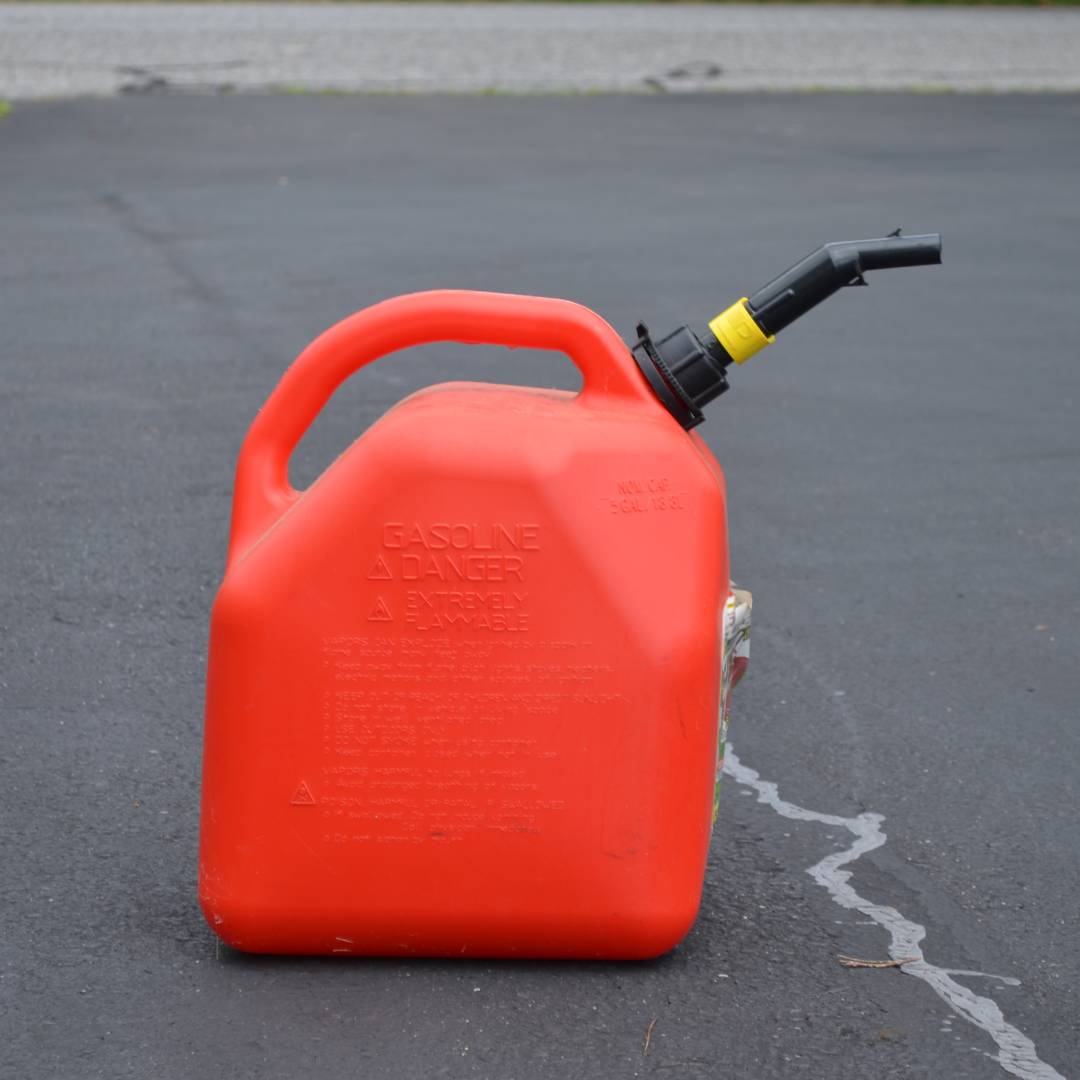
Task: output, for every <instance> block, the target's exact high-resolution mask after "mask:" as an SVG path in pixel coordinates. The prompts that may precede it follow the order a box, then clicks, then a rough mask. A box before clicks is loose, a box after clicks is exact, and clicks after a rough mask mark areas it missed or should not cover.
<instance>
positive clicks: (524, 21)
mask: <svg viewBox="0 0 1080 1080" xmlns="http://www.w3.org/2000/svg"><path fill="white" fill-rule="evenodd" d="M1078 57H1080V10H1078V9H1076V8H1067V7H1065V8H1044V7H978V8H970V7H963V6H960V7H950V6H930V7H927V6H925V5H921V4H920V5H915V6H908V7H905V6H894V5H890V4H870V5H859V4H804V3H802V4H799V3H797V4H790V3H789V4H726V3H725V4H668V3H633V4H625V3H617V4H610V3H588V4H565V3H524V4H522V3H499V4H491V3H459V2H455V3H407V4H401V3H383V4H379V3H374V4H370V3H347V4H314V5H313V4H295V3H293V4H289V3H243V4H233V3H226V4H220V3H197V4H173V3H169V4H158V3H119V4H99V3H74V4H73V3H33V4H26V3H14V4H12V3H0V97H7V98H15V99H24V98H56V97H73V96H82V95H107V94H115V93H133V94H138V93H153V92H158V91H161V90H167V91H169V92H173V93H176V92H182V93H200V92H208V91H218V90H227V91H249V90H260V89H262V90H265V89H268V88H279V89H288V90H290V91H293V92H311V91H338V92H357V91H359V92H368V93H432V92H439V93H484V92H496V93H497V92H504V91H511V92H515V93H520V92H542V93H590V92H596V91H613V90H617V91H622V92H634V91H637V92H643V93H652V92H669V93H687V92H698V91H719V92H723V91H745V90H792V89H803V90H805V89H814V90H821V89H837V90H840V89H846V90H851V89H876V90H889V89H913V90H921V91H926V90H938V91H940V90H943V89H948V90H960V91H1005V90H1014V91H1016V90H1026V91H1039V90H1071V91H1077V90H1080V59H1078Z"/></svg>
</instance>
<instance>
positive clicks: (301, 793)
mask: <svg viewBox="0 0 1080 1080" xmlns="http://www.w3.org/2000/svg"><path fill="white" fill-rule="evenodd" d="M289 802H291V803H292V804H293V806H314V805H315V796H314V795H312V794H311V788H309V787H308V785H307V781H306V780H301V781H300V786H299V787H298V788H297V789H296V794H295V795H293V797H292V798H291V799H290V800H289Z"/></svg>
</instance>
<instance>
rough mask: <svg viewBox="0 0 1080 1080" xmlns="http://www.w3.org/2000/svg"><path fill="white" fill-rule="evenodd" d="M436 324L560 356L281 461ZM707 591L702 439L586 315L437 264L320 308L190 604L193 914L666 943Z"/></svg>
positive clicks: (718, 592)
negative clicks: (406, 290)
mask: <svg viewBox="0 0 1080 1080" xmlns="http://www.w3.org/2000/svg"><path fill="white" fill-rule="evenodd" d="M442 340H450V341H458V342H470V343H480V342H484V343H491V344H499V345H506V346H525V347H531V348H544V349H552V350H557V351H561V352H563V353H565V354H567V355H568V356H569V357H570V358H571V359H572V360H573V362H574V363H575V364H576V365H577V366H578V368H580V370H581V374H582V376H583V379H584V382H583V388H582V390H581V392H580V393H578V394H572V393H566V392H561V391H554V390H543V389H521V388H515V387H507V386H492V385H483V384H467V383H452V384H446V385H442V386H435V387H431V388H430V389H427V390H424V391H422V392H421V393H418V394H415V395H413V396H412V397H410V398H408V399H407V400H405V401H403V402H402V403H400V404H399V405H397V406H396V407H394V408H393V409H391V410H390V411H389V412H388V413H386V415H385V416H383V417H382V418H381V419H380V420H379V421H378V422H377V423H375V424H374V425H373V426H372V427H371V428H370V429H369V430H368V431H366V432H365V433H364V434H363V435H362V436H361V437H360V438H358V439H357V440H356V442H354V443H353V444H352V446H351V447H350V448H349V449H348V450H347V451H346V452H345V453H344V454H342V455H341V457H340V458H338V460H337V461H335V462H334V464H333V465H331V466H330V467H329V468H328V469H327V470H326V471H325V472H324V473H323V474H322V476H320V477H319V478H318V480H317V481H316V482H315V483H314V484H313V485H312V486H311V487H310V488H309V489H308V490H307V491H304V492H297V491H295V490H293V489H292V488H291V487H290V485H289V482H288V460H289V456H290V454H291V452H292V450H293V448H294V447H295V446H296V444H297V443H298V441H299V440H300V438H301V437H302V435H303V434H304V431H305V430H306V429H307V427H308V426H309V424H310V423H311V422H312V420H313V419H314V418H315V416H316V415H317V413H318V412H319V410H320V409H321V408H322V407H323V405H324V404H325V403H326V401H327V399H328V398H329V397H330V395H331V394H332V393H333V391H334V389H335V388H336V387H337V386H338V385H339V384H340V383H341V382H342V381H343V380H344V379H346V378H347V377H348V376H349V375H350V374H352V373H353V372H354V371H356V370H357V369H358V368H359V367H361V366H362V365H364V364H367V363H369V362H371V361H373V360H375V359H377V358H378V357H381V356H384V355H386V354H388V353H392V352H394V351H396V350H399V349H403V348H407V347H409V346H414V345H418V344H422V343H426V342H433V341H442ZM386 362H393V361H386ZM728 595H729V575H728V548H727V533H726V520H725V494H724V482H723V477H722V474H721V471H720V467H719V465H718V464H717V462H716V460H715V459H714V458H713V456H712V454H711V453H710V452H709V450H708V449H707V447H706V446H705V444H704V442H703V441H702V440H701V439H700V438H699V437H698V436H697V435H696V434H693V433H690V432H688V431H686V430H684V429H683V427H682V426H680V424H679V423H678V422H677V421H676V420H675V419H674V418H673V417H672V415H671V413H670V412H669V411H668V409H666V408H665V407H664V405H663V404H661V402H660V401H659V400H658V399H657V397H656V395H655V394H654V392H653V390H652V389H651V388H650V386H649V384H648V382H647V381H646V379H645V378H644V376H643V375H642V374H641V372H640V371H639V369H638V366H637V365H636V363H635V361H634V359H633V357H632V356H631V353H630V350H629V349H628V348H627V347H626V345H624V343H623V342H622V341H621V340H620V339H619V337H618V336H617V335H616V334H615V332H614V331H613V330H612V329H611V327H610V326H608V324H607V323H606V322H604V321H603V319H601V318H600V317H599V316H598V315H596V314H594V313H593V312H591V311H589V310H587V309H585V308H583V307H580V306H578V305H576V304H572V303H569V302H567V301H562V300H552V299H541V298H535V297H522V296H508V295H499V294H488V293H468V292H435V293H426V294H418V295H414V296H406V297H401V298H398V299H394V300H388V301H386V302H384V303H381V304H378V305H376V306H374V307H372V308H369V309H367V310H365V311H361V312H359V313H357V314H355V315H353V316H351V317H350V318H348V319H346V320H345V321H344V322H342V323H340V324H339V325H337V326H335V327H334V328H332V329H331V330H329V331H327V332H326V333H325V334H323V335H322V336H321V337H320V338H318V339H317V340H316V341H315V342H314V343H313V344H312V345H311V346H309V347H308V349H307V350H305V351H304V353H302V355H301V356H300V357H299V359H298V360H297V361H296V363H295V364H294V365H293V366H292V368H291V369H290V370H289V371H288V372H287V374H286V375H285V376H284V378H283V379H282V380H281V382H280V384H279V385H278V386H277V388H276V389H275V390H274V392H273V394H272V395H271V396H270V399H269V400H268V401H267V403H266V405H265V406H264V408H263V409H262V411H261V412H260V413H259V415H258V416H257V418H256V420H255V422H254V423H253V425H252V427H251V430H250V432H249V434H248V436H247V438H246V440H245V442H244V445H243V449H242V451H241V454H240V460H239V465H238V469H237V476H236V490H235V505H234V510H233V525H232V534H231V540H230V549H229V557H228V566H227V570H226V573H225V578H224V582H223V584H222V585H221V588H220V591H219V592H218V595H217V599H216V602H215V604H214V608H213V615H212V624H211V636H210V656H209V675H208V690H207V707H206V733H205V762H204V772H203V798H202V835H201V853H200V855H201V857H200V875H199V892H200V900H201V903H202V907H203V910H204V912H205V914H206V917H207V919H208V921H209V923H210V925H211V926H212V927H213V929H214V930H215V931H216V932H217V933H218V934H219V935H220V936H221V938H222V939H223V940H224V941H226V942H227V943H228V944H230V945H232V946H234V947H236V948H238V949H243V950H249V951H253V952H275V953H325V954H340V955H346V954H353V955H361V956H363V955H368V956H371V955H426V956H437V955H438V956H471V957H475V956H485V957H500V956H502V957H507V956H528V957H611V958H618V957H623V958H633V957H649V956H655V955H657V954H660V953H663V952H665V951H666V950H669V949H671V948H672V947H673V946H675V945H676V944H677V943H678V942H679V940H680V939H681V938H682V937H683V936H684V935H685V934H686V932H687V930H688V929H689V927H690V926H691V924H692V922H693V920H694V917H695V915H696V912H697V909H698V905H699V901H700V896H701V889H702V880H703V875H704V870H705V860H706V851H707V847H708V842H709V836H710V831H711V818H712V808H713V790H714V783H715V775H716V762H717V732H718V706H719V700H718V699H719V689H720V674H721V659H722V657H721V653H722V642H721V632H722V621H723V609H724V607H725V603H726V601H727V599H728Z"/></svg>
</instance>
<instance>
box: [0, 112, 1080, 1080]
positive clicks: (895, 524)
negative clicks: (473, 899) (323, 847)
mask: <svg viewBox="0 0 1080 1080" xmlns="http://www.w3.org/2000/svg"><path fill="white" fill-rule="evenodd" d="M1078 124H1080V99H1077V98H1075V97H1070V96H1054V97H1030V96H999V97H977V96H976V97H963V96H955V95H954V96H937V97H928V96H920V95H915V96H892V95H873V96H859V97H855V96H851V95H825V94H816V95H809V96H789V95H764V96H755V95H745V96H739V97H737V98H736V97H727V96H715V95H714V96H665V95H655V96H630V97H596V98H513V97H490V98H479V97H474V98H457V99H450V98H427V97H415V98H402V97H314V96H278V97H269V96H267V97H264V96H235V97H215V98H212V97H193V96H170V95H164V96H158V97H140V98H136V97H127V98H121V99H116V100H110V101H86V102H74V103H40V104H18V105H17V106H16V107H15V109H14V110H13V112H12V113H11V114H10V115H9V116H8V117H7V118H6V119H4V120H2V121H0V189H2V190H3V192H4V198H3V200H0V524H2V536H3V544H2V545H0V631H2V633H0V696H2V706H0V708H2V711H0V725H2V727H0V730H2V734H3V739H2V743H0V821H2V823H3V824H2V830H0V845H2V848H0V856H2V865H3V873H2V875H0V902H2V906H3V912H4V916H3V918H4V929H3V937H2V940H0V965H2V967H0V975H2V977H0V1075H2V1076H4V1077H12V1078H19V1080H38V1078H41V1080H46V1078H47V1080H67V1078H71V1080H75V1078H78V1080H88V1078H93V1077H101V1078H108V1080H121V1078H127V1077H132V1078H140V1080H141V1078H145V1077H154V1078H155V1080H172V1078H189V1077H190V1078H196V1077H198V1078H202V1077H210V1076H213V1077H221V1078H247V1077H251V1078H255V1077H258V1078H260V1080H273V1078H282V1080H285V1078H287V1080H296V1078H298V1077H320V1078H325V1080H332V1078H338V1077H341V1078H344V1077H354V1076H364V1077H369V1078H387V1080H389V1078H394V1080H397V1078H402V1077H424V1078H428V1077H451V1078H459V1077H460V1078H466V1077H477V1078H485V1080H487V1078H490V1080H533V1078H541V1077H545V1078H546V1077H553V1078H554V1077H558V1078H560V1080H577V1078H581V1080H586V1078H587V1080H597V1078H607V1077H611V1078H620V1080H621V1078H627V1077H635V1076H641V1077H647V1076H655V1077H661V1076H672V1077H687V1078H702V1080H705V1078H708V1080H715V1078H717V1077H739V1078H743V1077H745V1078H752V1080H763V1078H769V1077H784V1078H791V1077H807V1078H821V1077H829V1078H839V1080H846V1078H851V1080H855V1078H865V1077H875V1078H888V1077H905V1078H910V1077H933V1078H941V1077H945V1076H948V1077H957V1078H968V1077H971V1078H993V1077H998V1076H1008V1075H1012V1076H1022V1077H1032V1078H1037V1080H1050V1078H1053V1077H1055V1076H1058V1075H1074V1074H1075V1071H1076V1067H1077V1063H1078V1061H1080V1028H1078V1025H1077V1024H1076V1018H1077V1016H1078V1015H1080V1000H1078V997H1080V995H1078V989H1077V988H1078V986H1080V948H1078V945H1077V942H1078V941H1080V926H1078V918H1077V896H1078V895H1080V815H1078V813H1077V810H1078V800H1077V779H1078V768H1080V725H1078V723H1077V720H1078V706H1077V702H1078V701H1080V664H1078V662H1077V661H1078V645H1080V635H1078V615H1080V610H1078V609H1080V586H1078V582H1080V577H1078V569H1080V567H1078V549H1077V531H1078V521H1080V483H1078V477H1080V472H1078V467H1077V466H1078V462H1080V423H1078V422H1077V406H1078V400H1080V364H1078V362H1077V361H1078V355H1077V344H1076V339H1077V331H1078V325H1077V303H1076V271H1077V267H1076V260H1077V230H1078V227H1080V212H1078V210H1077V202H1076V176H1077V175H1078V174H1080V141H1078V140H1077V139H1076V138H1075V134H1076V131H1077V129H1078ZM895 226H903V227H904V228H905V229H906V230H908V231H911V232H923V231H932V230H941V231H942V232H943V234H944V237H945V262H944V265H943V266H941V267H936V268H929V269H919V270H903V271H896V272H890V273H888V274H885V273H883V274H879V275H878V276H877V277H872V278H871V287H870V288H868V289H851V290H846V291H845V292H844V293H843V294H842V295H840V296H838V297H837V298H836V299H834V300H833V301H831V302H830V303H829V304H828V305H826V306H825V307H823V308H822V309H820V310H818V311H815V312H814V313H812V314H811V315H809V316H807V317H806V318H805V319H803V320H801V321H800V322H799V323H798V324H796V325H795V326H792V327H791V328H790V329H789V330H788V331H786V332H785V333H784V335H783V336H782V338H781V340H780V342H779V343H778V344H777V345H776V346H774V347H773V348H771V349H769V350H768V351H767V352H766V353H764V354H763V355H762V356H761V357H759V358H756V359H755V360H754V361H752V362H751V363H749V364H747V365H746V366H745V367H744V368H741V369H740V370H739V371H738V372H737V373H735V374H734V375H733V377H732V381H733V384H734V385H733V388H732V390H731V392H730V393H729V394H728V395H727V396H726V397H725V398H723V399H722V400H720V401H719V402H717V403H716V405H715V406H714V407H713V408H712V410H711V411H710V419H709V420H708V422H707V424H706V425H705V426H704V427H703V428H702V429H701V430H702V432H703V434H704V436H705V438H706V439H707V440H708V441H709V443H710V444H711V445H712V447H713V448H714V449H715V450H716V452H717V454H718V455H719V457H720V460H721V461H722V463H723V465H724V467H725V470H726V472H727V476H728V484H729V496H730V514H731V527H732V533H733V560H734V566H735V571H736V577H737V580H738V581H739V582H740V584H743V585H745V586H747V587H749V588H751V589H752V590H753V592H754V597H755V608H754V615H755V628H754V641H753V650H752V656H751V665H750V673H749V675H748V677H747V679H746V680H745V681H744V683H743V685H742V686H740V687H739V689H738V691H737V695H736V700H735V720H734V727H733V731H732V742H733V745H734V748H735V752H736V754H737V757H738V766H737V767H736V768H735V769H734V773H733V775H731V776H730V777H729V778H728V780H727V781H726V784H725V788H724V792H723V797H722V800H721V812H720V820H719V823H718V826H717V829H716V833H715V836H714V840H713V848H712V855H711V861H710V869H709V873H708V880H707V883H706V889H705V896H704V901H703V907H702V911H701V915H700V918H699V920H698V922H697V924H696V926H695V928H694V930H693V931H692V932H691V934H690V935H689V937H688V938H687V939H686V941H685V942H684V944H683V945H682V946H681V947H680V948H679V949H677V950H676V951H675V952H674V953H672V954H671V955H669V956H666V957H664V958H662V959H660V960H658V961H655V962H651V963H634V964H612V963H603V964H588V963H525V962H521V963H488V962H483V961H463V962H453V963H450V962H443V961H427V960H419V961H410V962H399V961H363V960H359V961H355V960H350V961H348V962H340V961H338V960H316V959H291V960H280V959H273V958H250V957H246V956H243V955H241V954H238V953H234V952H231V951H229V950H227V949H225V948H221V947H219V946H218V945H216V944H215V940H214V938H213V936H212V934H211V932H210V931H209V929H208V928H207V927H206V926H205V925H204V923H203V920H202V917H201V915H200V913H199V911H198V907H197V904H196V900H195V874H196V839H197V825H198V822H197V806H198V791H199V758H200V739H201V725H202V695H203V677H204V661H205V653H206V627H207V619H208V612H209V605H210V602H211V598H212V595H213V592H214V589H215V587H216V585H217V582H218V581H219V580H220V576H221V571H222V566H223V559H224V554H225V544H226V536H227V526H228V514H229V505H230V490H231V483H232V471H233V467H234V463H235V458H236V452H237V449H238V447H239V444H240V440H241V438H242V436H243V434H244V432H245V429H246V427H247V425H248V423H249V422H250V420H251V418H252V417H253V416H254V414H255V412H256V410H257V409H258V407H259V405H260V404H261V403H262V401H263V400H264V398H265V397H266V395H267V393H268V392H269V390H270V389H271V387H272V386H273V385H274V383H275V381H276V379H277V378H278V377H279V375H280V374H281V373H282V371H283V370H284V369H285V367H286V365H287V364H288V363H289V361H290V360H291V359H292V357H293V356H294V355H295V354H296V353H297V352H298V350H299V349H300V348H301V347H302V346H303V345H304V344H305V343H306V342H307V341H308V340H310V339H311V338H312V337H313V336H314V335H316V334H317V333H319V332H320V331H321V330H323V329H324V328H325V327H327V326H328V325H330V324H331V323H332V322H334V321H336V320H337V319H339V318H341V317H342V316H344V315H346V314H348V313H349V312H351V311H353V310H355V309H357V308H359V307H362V306H364V305H366V304H369V303H371V302H373V301H376V300H378V299H381V298H383V297H386V296H390V295H393V294H397V293H402V292H408V291H412V290H417V289H424V288H431V287H439V286H452V287H462V288H486V289H498V290H505V291H515V292H524V293H538V294H550V295H557V296H567V297H572V298H574V299H577V300H580V301H582V302H583V303H585V304H588V305H589V306H591V307H594V308H595V309H596V310H598V311H599V312H601V313H602V314H603V315H604V316H605V317H606V318H607V319H608V320H609V321H610V322H612V324H613V325H614V326H615V327H616V328H617V329H618V330H619V331H620V332H621V333H622V334H623V335H624V336H626V337H630V336H631V335H632V334H633V327H634V323H635V321H636V320H637V319H639V318H642V317H644V318H646V319H647V320H648V321H649V323H650V324H651V325H653V326H654V327H657V328H659V327H665V326H675V325H677V324H679V323H682V322H684V321H686V320H688V319H702V318H705V317H707V316H709V315H711V314H712V313H713V312H714V311H715V310H717V309H718V308H720V307H721V306H724V305H726V304H727V303H728V302H730V300H732V299H733V298H737V297H739V296H742V295H745V294H746V293H747V291H748V290H750V289H753V288H755V287H757V286H759V285H760V284H762V283H764V282H765V281H766V280H767V279H769V278H770V277H771V276H772V275H773V274H774V273H776V272H778V271H779V270H781V269H783V268H784V267H785V266H787V265H788V264H789V263H790V262H792V261H794V259H795V258H797V257H799V256H801V255H803V254H805V253H806V252H808V251H810V250H811V249H812V248H814V247H816V246H817V245H818V244H820V243H821V242H823V241H825V240H830V239H842V238H851V237H859V236H872V235H880V234H882V233H883V232H886V231H888V230H890V229H891V228H893V227H895ZM457 378H470V379H478V380H484V381H515V382H522V383H530V384H539V385H563V386H572V385H574V382H573V378H572V374H571V369H570V365H569V364H568V363H567V362H566V361H565V360H563V359H561V358H559V357H554V356H549V355H545V354H530V353H513V354H510V353H504V352H502V351H499V350H494V349H469V348H466V347H464V346H449V345H448V346H444V347H440V348H429V349H424V350H418V351H417V352H415V353H414V354H412V355H409V356H404V357H399V358H396V359H395V360H394V361H393V362H389V363H382V364H379V365H376V366H375V367H374V368H371V369H368V370H366V371H365V372H363V373H362V374H361V375H360V376H359V377H357V378H355V379H354V380H352V381H351V382H350V384H349V386H348V387H347V388H346V389H345V390H344V391H343V392H342V393H341V394H339V396H338V397H337V398H336V399H335V401H334V403H333V405H332V406H331V408H330V409H329V410H328V412H327V413H326V415H324V416H323V417H321V418H320V419H319V421H318V422H317V424H316V425H315V428H314V429H313V431H312V432H311V434H310V435H309V437H308V438H307V439H306V440H305V442H304V444H303V446H302V448H301V450H302V452H301V456H300V460H299V462H298V468H297V476H296V477H295V479H296V481H297V482H299V483H304V482H306V481H307V480H310V479H311V478H312V477H313V476H315V475H316V474H317V473H318V471H319V470H320V469H321V468H322V467H324V466H325V464H326V463H327V462H329V461H330V460H331V459H332V458H333V456H334V454H335V453H337V452H338V451H339V450H340V449H341V448H342V447H344V446H345V445H347V443H348V442H349V441H350V440H351V439H352V438H353V437H355V436H356V434H358V433H359V432H360V431H362V430H363V429H364V427H365V426H366V425H367V424H369V423H370V422H371V421H372V420H373V419H374V418H375V417H377V416H378V415H379V414H380V413H381V412H382V411H383V410H384V409H386V408H387V407H388V406H389V405H390V404H391V403H392V402H394V401H396V400H397V399H399V398H400V397H402V396H403V395H404V394H406V393H408V392H409V391H411V390H412V389H414V388H417V387H420V386H423V385H426V384H429V383H432V382H436V381H442V380H445V379H457ZM749 770H753V771H754V772H756V773H757V774H759V778H755V776H754V775H753V773H752V772H750V771H749ZM766 782H771V783H775V784H776V785H778V788H777V789H776V791H773V789H771V788H769V787H768V785H767V783H766ZM800 808H801V812H799V811H800ZM864 814H867V815H881V818H880V819H879V818H876V817H860V815H864ZM815 815H818V816H815ZM851 822H856V823H857V824H856V825H851V824H850V823H851ZM846 823H847V824H846ZM858 823H861V824H858ZM857 829H864V832H865V833H866V835H865V838H864V839H865V841H866V842H865V843H863V844H862V847H860V848H859V850H858V851H855V850H854V849H853V847H852V841H853V837H855V831H853V830H857ZM875 830H876V831H875ZM856 839H857V837H856ZM879 840H880V842H879ZM845 853H846V855H845ZM830 854H832V855H835V856H837V859H838V860H840V861H844V860H846V862H844V865H843V866H840V867H838V868H839V869H840V870H841V871H846V872H849V873H850V875H851V876H850V879H849V880H848V881H846V882H845V881H843V880H842V878H837V877H836V875H835V874H833V875H832V876H831V877H830V876H829V874H827V873H824V872H819V873H818V874H817V875H816V876H812V875H811V874H808V873H807V870H808V869H809V868H811V867H814V866H815V865H817V864H819V863H820V862H821V860H823V859H824V858H825V857H826V856H829V855H830ZM842 887H847V888H848V889H849V893H845V892H843V888H842ZM852 896H855V897H856V898H857V900H858V902H850V903H847V901H851V897H852ZM894 915H895V919H894ZM898 926H900V927H901V931H902V933H903V934H907V935H908V938H911V937H912V936H914V938H916V939H917V938H918V937H919V931H920V930H925V937H923V938H922V940H921V942H919V947H921V950H922V954H923V956H924V958H925V959H924V961H922V962H921V963H920V965H918V969H917V970H911V971H902V970H898V969H895V968H893V969H874V968H870V969H861V970H859V969H857V970H849V969H847V968H845V967H843V966H842V965H841V964H840V963H839V962H838V959H837V957H838V954H846V955H853V956H856V957H860V958H866V959H871V960H873V959H879V960H880V959H887V958H888V956H889V950H890V947H892V948H893V950H894V951H895V948H896V947H897V945H896V943H897V941H899V940H900V938H898V937H897V936H896V934H897V933H900V932H901V931H897V927H898ZM904 927H907V929H904ZM952 987H955V988H956V990H953V989H951V988H952ZM647 1033H651V1034H650V1035H649V1038H648V1040H646V1034H647ZM646 1041H647V1043H648V1045H647V1046H646Z"/></svg>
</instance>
